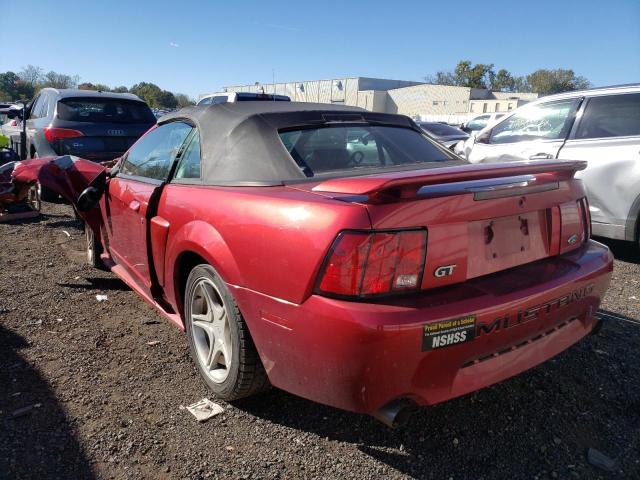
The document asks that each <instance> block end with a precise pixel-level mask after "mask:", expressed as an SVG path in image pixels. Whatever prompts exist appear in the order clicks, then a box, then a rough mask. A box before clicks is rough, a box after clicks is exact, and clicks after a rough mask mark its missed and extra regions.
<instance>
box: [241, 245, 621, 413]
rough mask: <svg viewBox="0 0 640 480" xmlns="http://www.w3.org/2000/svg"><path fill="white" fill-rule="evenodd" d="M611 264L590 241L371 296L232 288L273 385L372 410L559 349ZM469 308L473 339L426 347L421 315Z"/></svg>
mask: <svg viewBox="0 0 640 480" xmlns="http://www.w3.org/2000/svg"><path fill="white" fill-rule="evenodd" d="M612 268H613V258H612V256H611V254H610V252H609V250H608V249H607V248H606V247H604V246H603V245H600V244H598V243H596V242H594V241H590V242H588V243H587V244H586V245H585V246H583V247H582V248H580V249H578V250H576V251H574V252H571V253H569V254H566V255H563V256H560V257H555V258H551V259H546V260H543V261H539V262H535V263H532V264H529V265H524V266H522V267H518V268H514V269H511V270H509V271H505V272H500V273H498V274H493V275H490V276H487V277H484V278H480V279H476V280H473V281H469V282H467V283H465V284H464V285H458V286H452V287H447V288H443V289H438V290H434V291H431V292H427V293H424V294H422V295H418V296H410V297H409V296H408V297H403V298H399V299H394V300H388V299H387V300H383V301H380V302H378V303H372V302H368V303H360V302H349V301H343V300H335V299H329V298H325V297H321V296H317V295H312V296H311V297H309V298H308V300H307V301H305V302H304V303H303V304H301V305H296V304H292V303H288V302H284V301H282V300H279V299H275V298H272V297H267V296H265V295H262V294H259V293H256V292H253V291H251V290H247V289H244V288H240V287H233V286H230V288H231V289H232V291H233V292H234V295H235V297H236V299H237V301H238V303H239V305H240V308H241V310H242V312H243V314H244V316H245V317H246V320H247V322H248V324H249V328H250V330H251V333H252V336H253V339H254V341H255V344H256V347H257V348H258V351H259V353H260V357H261V359H262V361H263V364H264V366H265V368H266V370H267V373H268V375H269V379H270V381H271V382H272V384H273V385H275V386H276V387H279V388H282V389H283V390H287V391H289V392H291V393H294V394H296V395H299V396H302V397H305V398H308V399H311V400H314V401H318V402H321V403H325V404H328V405H332V406H335V407H338V408H342V409H346V410H351V411H356V412H367V413H370V412H373V411H375V410H377V409H379V408H380V407H382V406H383V405H385V404H387V403H388V402H390V401H392V400H394V399H397V398H410V399H412V400H413V401H415V402H416V403H418V404H419V405H432V404H435V403H438V402H442V401H445V400H448V399H451V398H454V397H457V396H460V395H464V394H466V393H469V392H472V391H474V390H477V389H480V388H482V387H485V386H488V385H491V384H493V383H496V382H499V381H501V380H504V379H506V378H509V377H511V376H513V375H516V374H518V373H520V372H522V371H524V370H527V369H529V368H531V367H533V366H535V365H538V364H540V363H542V362H544V361H545V360H547V359H549V358H551V357H553V356H555V355H557V354H558V353H560V352H562V351H563V350H565V349H566V348H568V347H569V346H571V345H573V344H574V343H576V342H577V341H578V340H580V339H581V338H582V337H583V336H585V335H586V334H588V333H589V332H590V331H591V329H592V328H593V326H594V325H595V319H594V317H593V313H595V311H596V310H597V308H598V306H599V304H600V300H601V298H602V296H603V295H604V293H605V291H606V289H607V287H608V285H609V279H610V275H611V271H612ZM470 315H473V316H475V322H476V329H475V330H476V337H475V338H474V339H473V340H471V341H468V342H465V343H460V344H456V345H451V346H448V347H444V348H438V349H435V350H430V351H423V349H422V347H423V345H422V343H423V330H424V325H425V324H432V323H434V322H438V321H442V320H450V319H456V318H460V317H465V316H470ZM505 317H506V318H507V321H506V323H505ZM496 322H497V323H496ZM480 325H483V326H484V327H480Z"/></svg>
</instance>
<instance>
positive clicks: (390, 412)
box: [371, 398, 418, 428]
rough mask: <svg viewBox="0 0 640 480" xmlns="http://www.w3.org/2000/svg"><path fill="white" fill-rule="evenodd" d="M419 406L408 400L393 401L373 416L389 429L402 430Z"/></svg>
mask: <svg viewBox="0 0 640 480" xmlns="http://www.w3.org/2000/svg"><path fill="white" fill-rule="evenodd" d="M417 409H418V405H416V403H415V402H414V401H413V400H409V399H408V398H399V399H397V400H392V401H391V402H389V403H387V404H386V405H385V406H383V407H382V408H380V409H379V410H377V411H375V412H373V413H372V414H371V415H372V416H373V417H374V418H376V419H377V420H379V421H380V422H382V423H384V424H385V425H386V426H387V427H389V428H400V427H403V426H404V425H406V424H407V422H408V421H409V418H410V417H411V416H412V415H413V414H414V413H415V412H416V410H417Z"/></svg>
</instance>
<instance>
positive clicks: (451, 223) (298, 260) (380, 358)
mask: <svg viewBox="0 0 640 480" xmlns="http://www.w3.org/2000/svg"><path fill="white" fill-rule="evenodd" d="M583 168H585V163H583V162H568V161H563V162H556V161H547V162H539V161H538V162H534V163H512V164H488V165H469V164H467V163H466V162H463V161H462V160H460V159H459V158H458V157H456V156H454V155H453V154H452V153H451V152H449V151H448V150H446V149H444V148H443V147H440V146H439V145H437V144H436V143H435V142H434V141H432V140H430V139H429V138H428V137H426V136H425V135H424V134H423V132H422V131H421V130H420V128H419V127H418V126H417V125H416V124H415V123H414V122H413V121H412V120H410V119H409V118H407V117H404V116H399V115H390V114H380V113H372V112H367V111H363V110H359V109H355V108H347V107H338V106H333V105H319V104H318V105H316V104H306V103H305V104H301V103H293V102H292V103H288V102H287V103H285V102H273V103H271V102H243V103H236V104H221V105H212V106H207V107H192V108H187V109H183V110H181V111H179V112H176V113H173V114H170V115H167V116H165V117H163V118H162V120H161V121H160V122H159V124H158V126H157V127H155V128H153V129H152V130H150V131H149V132H148V133H146V134H145V135H144V136H143V137H142V138H141V139H140V140H139V141H138V142H137V143H136V144H135V145H133V146H132V147H131V148H130V149H129V151H128V152H127V153H126V154H125V155H124V156H123V157H122V158H121V159H120V160H119V162H118V163H117V164H116V165H115V166H114V167H112V168H110V169H106V168H103V167H101V166H100V165H97V164H95V163H92V162H88V161H85V160H81V159H78V158H74V157H59V158H56V159H51V158H49V159H37V160H33V161H25V162H22V163H21V164H19V165H18V166H17V167H16V168H15V170H14V172H13V182H14V183H15V184H22V185H29V184H32V183H34V182H36V181H39V182H40V183H41V184H42V185H45V186H47V187H48V188H53V189H55V190H56V191H58V192H59V193H61V194H62V195H64V196H65V197H66V198H67V199H68V200H69V201H71V202H73V203H74V205H75V207H76V209H77V210H78V211H79V212H80V214H81V215H82V216H83V218H84V219H85V220H86V222H87V225H88V227H87V232H88V234H87V238H88V242H87V250H88V258H89V259H90V261H91V262H93V263H96V264H97V263H98V262H102V263H103V264H104V265H105V266H107V267H108V268H110V269H111V270H112V271H113V272H114V273H115V274H116V275H118V276H119V277H120V278H121V279H122V280H124V281H125V282H126V283H127V284H128V285H129V286H130V287H131V288H133V289H134V290H135V291H136V292H137V293H138V294H139V295H140V296H141V297H142V298H143V299H145V300H146V301H147V302H148V303H150V304H151V305H153V306H154V307H155V308H156V309H158V311H160V312H161V313H162V314H164V315H165V316H166V317H167V318H168V319H169V320H171V321H172V322H173V323H175V324H176V325H177V326H178V327H179V328H181V329H183V330H186V336H187V339H188V342H189V345H190V349H191V354H192V356H193V359H194V361H195V363H196V365H197V366H198V369H199V371H200V373H201V375H202V378H203V379H204V381H205V382H206V383H207V385H208V386H209V387H210V389H211V390H212V391H213V392H214V393H215V394H216V395H217V396H218V397H220V398H222V399H226V400H233V399H237V398H240V397H245V396H247V395H251V394H254V393H256V392H259V391H261V390H263V389H265V388H267V387H268V386H269V385H274V386H276V387H278V388H281V389H283V390H286V391H288V392H291V393H293V394H296V395H300V396H302V397H305V398H308V399H311V400H314V401H317V402H321V403H325V404H328V405H332V406H335V407H338V408H342V409H346V410H350V411H354V412H363V413H370V414H373V415H375V416H376V417H377V418H379V419H381V420H382V421H384V422H385V423H386V424H388V425H397V424H398V423H400V422H401V421H402V420H403V419H405V418H406V414H407V413H408V412H410V411H411V410H412V409H414V408H415V407H416V406H422V405H433V404H436V403H438V402H442V401H445V400H448V399H451V398H454V397H457V396H460V395H464V394H466V393H469V392H472V391H474V390H477V389H480V388H482V387H485V386H488V385H491V384H494V383H496V382H499V381H501V380H504V379H506V378H509V377H511V376H513V375H516V374H518V373H520V372H522V371H524V370H526V369H528V368H531V367H533V366H535V365H538V364H540V363H541V362H544V361H545V360H548V359H549V358H551V357H553V356H555V355H557V354H558V353H560V352H562V351H563V350H565V349H567V348H568V347H569V346H571V345H573V344H574V343H576V342H577V341H579V340H580V339H581V338H582V337H584V336H585V335H587V334H589V333H590V332H593V331H594V329H596V328H597V327H598V325H599V324H598V322H599V321H598V319H597V318H596V317H595V316H594V314H595V313H596V310H597V309H598V306H599V303H600V300H601V298H602V297H603V295H604V293H605V290H606V289H607V286H608V284H609V279H610V275H611V271H612V256H611V254H610V252H609V250H608V249H607V248H606V247H605V246H603V245H601V244H599V243H597V242H594V241H593V240H591V239H590V217H589V206H588V204H587V200H586V197H585V190H584V188H583V185H582V183H581V182H580V181H579V180H577V179H575V178H574V174H575V172H576V171H578V170H581V169H583Z"/></svg>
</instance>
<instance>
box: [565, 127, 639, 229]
mask: <svg viewBox="0 0 640 480" xmlns="http://www.w3.org/2000/svg"><path fill="white" fill-rule="evenodd" d="M559 158H560V159H566V160H586V161H587V168H586V169H585V170H583V171H581V172H578V173H577V174H576V177H577V178H580V179H582V180H583V182H584V184H585V188H586V190H587V195H588V198H589V204H590V206H591V218H592V221H593V222H594V225H596V224H605V225H608V227H607V232H608V234H607V236H609V237H611V238H617V239H619V240H634V239H635V231H636V229H635V225H636V221H637V219H638V214H639V212H638V204H639V203H640V202H638V201H637V200H638V198H639V197H640V137H618V138H601V139H589V140H567V142H566V144H565V146H564V147H563V148H562V150H560V154H559ZM634 204H635V208H634ZM594 233H598V232H597V229H596V230H594Z"/></svg>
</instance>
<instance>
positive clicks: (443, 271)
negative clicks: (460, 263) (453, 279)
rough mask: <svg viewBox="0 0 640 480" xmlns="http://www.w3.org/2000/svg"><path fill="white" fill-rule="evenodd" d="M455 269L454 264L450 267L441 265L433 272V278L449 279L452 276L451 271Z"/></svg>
mask: <svg viewBox="0 0 640 480" xmlns="http://www.w3.org/2000/svg"><path fill="white" fill-rule="evenodd" d="M456 267H457V265H456V264H455V263H454V264H452V265H442V266H441V267H438V268H436V269H435V270H434V271H433V276H434V277H436V278H442V277H450V276H451V275H453V269H454V268H456Z"/></svg>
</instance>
